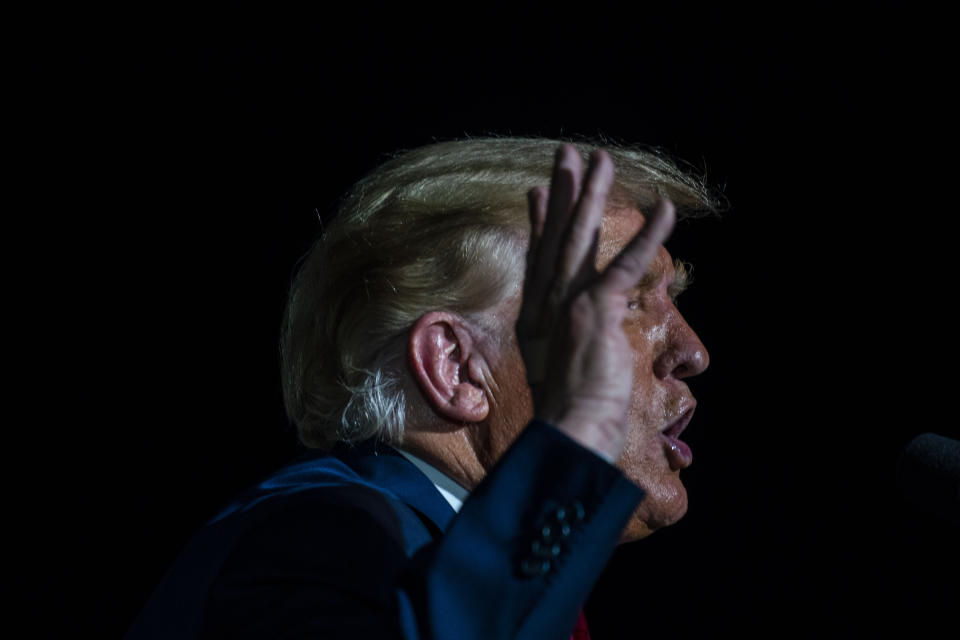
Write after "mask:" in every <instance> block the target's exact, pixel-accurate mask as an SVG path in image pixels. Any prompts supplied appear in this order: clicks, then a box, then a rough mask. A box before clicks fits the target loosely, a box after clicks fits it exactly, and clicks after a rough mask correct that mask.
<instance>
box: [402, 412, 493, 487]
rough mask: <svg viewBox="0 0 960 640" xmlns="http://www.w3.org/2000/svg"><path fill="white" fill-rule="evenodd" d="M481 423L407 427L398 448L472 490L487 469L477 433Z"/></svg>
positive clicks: (487, 461)
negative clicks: (434, 428) (450, 427)
mask: <svg viewBox="0 0 960 640" xmlns="http://www.w3.org/2000/svg"><path fill="white" fill-rule="evenodd" d="M480 431H481V425H464V426H461V427H459V428H456V429H454V430H447V431H426V430H408V431H407V432H406V433H405V434H404V437H403V444H402V445H401V448H402V449H404V450H405V451H409V452H410V453H412V454H413V455H415V456H417V457H419V458H423V459H424V460H425V461H427V462H429V463H430V464H431V465H433V466H434V467H436V468H437V469H439V470H440V471H442V472H443V473H444V474H445V475H447V476H449V477H450V478H452V479H453V480H454V481H455V482H457V483H458V484H460V485H461V486H463V487H464V488H466V489H468V490H470V491H472V490H473V489H474V487H476V486H477V485H478V484H479V483H480V481H481V480H483V478H484V477H485V476H486V475H487V471H488V470H489V468H490V466H491V465H490V463H489V458H490V456H489V454H488V453H486V451H485V450H484V447H483V446H482V443H481V442H478V441H479V440H481V439H479V438H477V434H478V433H479V432H480Z"/></svg>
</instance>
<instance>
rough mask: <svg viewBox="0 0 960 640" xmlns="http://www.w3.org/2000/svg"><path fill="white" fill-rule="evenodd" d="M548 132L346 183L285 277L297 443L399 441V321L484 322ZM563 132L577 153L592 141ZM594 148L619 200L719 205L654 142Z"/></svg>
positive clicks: (460, 145) (285, 344) (696, 208)
mask: <svg viewBox="0 0 960 640" xmlns="http://www.w3.org/2000/svg"><path fill="white" fill-rule="evenodd" d="M560 144H561V141H560V140H547V139H527V138H481V139H467V140H459V141H453V142H441V143H437V144H432V145H429V146H425V147H421V148H418V149H414V150H412V151H407V152H403V153H400V154H397V155H395V156H394V157H393V158H392V159H391V160H389V161H388V162H386V163H384V164H383V165H381V166H380V167H378V168H376V169H374V170H373V171H372V172H371V173H369V174H368V175H367V176H365V177H364V178H362V179H361V180H360V181H359V182H358V183H357V184H356V185H355V186H354V187H353V189H352V190H351V191H350V192H349V193H348V194H347V196H346V197H345V198H344V200H343V201H342V203H341V206H340V207H339V209H338V211H337V213H336V215H335V216H334V218H333V221H332V223H331V224H330V225H329V226H328V227H327V228H326V229H325V230H324V231H323V233H322V234H321V235H320V237H319V238H318V240H317V241H316V243H315V244H314V245H313V247H312V248H311V250H310V251H309V253H308V254H307V256H306V257H305V259H304V261H303V263H302V265H301V267H300V269H299V272H298V273H297V275H296V277H295V278H294V281H293V285H292V288H291V291H290V297H289V301H288V304H287V310H286V315H285V318H284V324H283V330H282V336H281V359H282V379H283V390H284V401H285V404H286V410H287V415H288V416H289V418H290V419H291V421H292V422H293V423H294V424H295V425H296V427H297V432H298V435H299V437H300V440H301V441H302V442H303V443H304V444H305V445H307V446H309V447H317V448H322V449H329V448H331V447H332V446H333V445H335V444H336V443H337V442H341V441H342V442H348V443H356V442H360V441H363V440H366V439H368V438H371V437H374V436H376V437H378V438H380V439H381V440H384V441H386V442H391V443H395V444H398V443H400V442H401V441H402V438H403V428H404V422H405V417H406V412H407V398H406V393H407V391H405V385H404V384H403V377H404V376H405V375H406V374H405V372H406V365H405V361H404V353H405V346H406V339H407V333H408V331H409V329H410V327H411V326H412V325H413V324H414V322H416V320H417V319H418V318H420V317H421V316H422V315H423V314H424V313H426V312H428V311H431V310H447V311H451V312H455V313H459V314H462V315H465V316H468V317H471V318H472V319H474V320H476V321H478V322H480V323H481V324H484V318H483V313H482V312H483V311H484V310H486V309H490V308H491V307H494V306H496V305H497V304H499V303H500V302H502V301H503V300H504V298H505V297H506V296H507V295H508V293H509V292H510V291H511V289H513V290H516V285H517V283H518V282H519V279H520V278H521V277H522V274H523V261H524V247H525V245H526V238H527V235H528V233H529V218H528V213H527V199H526V194H527V192H528V191H529V190H530V189H531V188H533V187H535V186H539V185H546V184H548V183H549V180H550V175H551V171H552V167H553V158H554V153H555V151H556V149H557V148H558V147H559V145H560ZM572 144H574V146H575V147H576V148H577V149H578V150H579V151H580V153H581V155H583V157H584V159H585V160H586V158H587V154H588V153H589V152H590V151H591V150H592V149H594V148H597V147H598V146H600V145H596V144H586V143H572ZM602 148H604V149H605V150H606V151H607V152H608V153H609V154H610V155H611V157H612V158H613V161H614V164H615V166H616V181H615V186H614V192H613V196H612V197H613V198H614V199H615V200H616V201H617V202H618V203H619V204H629V205H632V206H636V207H638V208H639V209H640V210H641V211H642V210H645V209H647V208H649V207H651V206H652V205H653V204H654V203H655V202H656V200H657V199H658V198H659V197H662V196H665V197H669V198H670V199H671V200H673V202H674V203H675V204H676V205H677V210H678V213H679V214H680V215H681V216H683V215H687V216H689V215H692V214H697V213H701V212H705V211H715V210H716V209H717V208H718V206H719V200H718V199H717V198H716V197H715V196H714V195H713V194H712V193H710V191H709V190H708V189H707V187H706V186H705V185H704V183H703V181H702V180H700V179H699V178H697V177H695V176H694V175H693V173H692V172H689V171H684V170H681V169H680V168H679V167H678V166H677V164H676V163H674V162H673V161H671V160H669V159H668V158H667V157H666V156H665V155H663V154H662V153H659V152H656V151H652V150H649V149H639V148H628V147H623V146H617V145H610V144H605V145H602ZM484 326H486V325H484ZM489 328H491V329H497V328H494V327H489ZM498 329H499V330H501V331H505V330H507V329H508V328H505V327H499V328H498ZM509 329H510V330H512V327H509Z"/></svg>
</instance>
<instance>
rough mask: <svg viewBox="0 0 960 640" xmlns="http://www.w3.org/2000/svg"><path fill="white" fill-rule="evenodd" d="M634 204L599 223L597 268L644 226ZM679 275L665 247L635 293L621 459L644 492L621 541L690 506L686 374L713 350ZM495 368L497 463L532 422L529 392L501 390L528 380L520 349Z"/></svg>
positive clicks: (492, 428) (492, 422) (493, 444)
mask: <svg viewBox="0 0 960 640" xmlns="http://www.w3.org/2000/svg"><path fill="white" fill-rule="evenodd" d="M643 222H644V218H643V215H642V214H641V213H640V212H639V211H638V210H636V209H611V210H608V211H607V213H606V215H605V216H604V220H603V224H602V226H601V230H600V244H599V248H598V254H597V267H598V269H599V270H601V271H602V269H603V268H605V267H606V265H607V264H608V263H609V262H610V261H611V260H612V259H613V258H614V257H615V256H616V255H617V254H618V253H619V252H620V250H621V249H623V247H624V246H626V244H627V243H628V242H629V241H630V240H631V239H632V238H633V237H634V235H636V233H637V231H639V229H640V228H641V227H642V226H643ZM678 284H679V283H678V282H677V278H676V274H675V270H674V265H673V260H672V258H671V257H670V254H669V253H668V252H667V250H666V249H665V248H663V247H660V250H659V253H658V254H657V258H656V259H655V260H654V262H653V263H652V264H651V265H650V267H649V268H648V270H647V274H646V276H645V277H644V278H643V279H642V281H641V282H639V283H638V286H637V287H636V289H635V291H634V295H632V296H631V302H630V311H629V314H628V316H627V320H626V321H625V322H624V325H623V328H624V331H625V332H626V335H627V338H628V340H629V341H630V344H631V346H632V348H633V397H632V400H631V403H630V406H629V409H628V413H627V419H628V421H629V422H630V431H629V435H628V437H627V442H626V445H625V447H624V449H623V452H622V454H621V456H620V459H619V460H618V461H617V463H616V466H617V467H618V468H620V469H621V470H622V471H623V472H624V474H625V475H626V476H627V477H628V478H629V479H630V480H631V481H633V482H634V483H635V484H636V485H638V486H640V487H641V488H643V489H644V491H645V492H646V497H645V498H644V500H643V501H642V502H641V504H640V506H639V507H638V509H637V510H636V512H635V513H634V514H633V516H632V518H631V520H630V522H629V523H628V524H627V527H626V528H625V530H624V533H623V536H622V539H621V542H627V541H632V540H638V539H640V538H643V537H645V536H647V535H649V534H650V533H652V532H653V531H655V530H656V529H659V528H660V527H663V526H666V525H670V524H673V523H674V522H676V521H677V520H679V519H680V518H681V517H682V516H683V515H684V514H685V513H686V510H687V493H686V490H685V488H684V486H683V483H682V481H681V480H680V470H681V469H683V468H685V467H686V466H688V465H689V464H690V462H691V453H690V449H689V448H688V447H687V445H686V444H685V443H683V442H682V440H680V439H679V438H678V436H679V435H680V432H681V431H682V430H683V429H684V428H685V427H686V425H687V424H688V422H689V421H690V418H691V417H692V416H693V411H694V408H695V407H696V400H695V399H694V397H693V394H692V393H691V392H690V389H689V388H688V387H687V384H686V382H685V380H686V379H687V378H689V377H691V376H695V375H697V374H699V373H701V372H702V371H703V370H704V369H706V368H707V365H708V363H709V357H708V355H707V350H706V348H705V347H704V346H703V344H702V343H701V342H700V339H699V338H698V337H697V335H696V333H694V331H693V329H691V328H690V326H689V325H688V324H687V322H686V321H685V320H684V318H683V316H682V315H681V314H680V312H679V311H678V309H677V307H676V306H675V305H674V298H675V296H676V294H677V293H678V291H677V288H678ZM497 364H498V365H500V366H497V367H495V370H494V371H492V375H493V378H494V379H495V380H497V384H496V386H495V387H493V386H490V387H488V393H491V394H492V395H494V396H497V395H502V397H501V398H499V400H500V402H497V401H496V400H497V398H494V402H493V403H492V405H493V406H494V407H497V406H499V408H500V411H493V412H491V415H490V416H489V422H488V428H489V430H488V434H489V440H488V441H487V442H485V443H484V444H485V447H486V449H487V451H488V452H490V454H491V455H490V456H489V457H490V460H491V462H492V461H493V460H495V459H496V458H498V457H499V456H500V455H501V454H502V453H503V451H505V450H506V448H507V447H508V446H509V444H510V442H512V441H513V439H514V438H515V437H516V436H517V435H519V432H520V430H522V428H523V427H524V426H525V425H526V424H527V423H528V422H529V420H530V419H531V418H532V415H533V408H532V405H531V402H530V400H529V397H527V398H525V399H523V400H522V401H520V400H518V398H517V397H516V394H515V391H514V392H513V394H514V397H512V398H511V397H510V395H509V393H502V394H501V393H498V392H500V391H502V390H515V389H517V388H518V387H519V388H523V387H524V386H526V380H525V372H524V368H523V362H522V359H521V358H520V356H519V352H518V351H517V350H516V349H514V350H513V351H512V353H511V354H510V355H509V356H507V357H506V358H505V360H504V361H501V362H499V363H497Z"/></svg>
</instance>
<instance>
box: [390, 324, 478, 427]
mask: <svg viewBox="0 0 960 640" xmlns="http://www.w3.org/2000/svg"><path fill="white" fill-rule="evenodd" d="M408 347H409V349H408V360H409V366H410V371H411V374H412V375H413V378H414V379H415V380H416V381H417V386H418V387H419V388H420V391H421V392H422V393H423V396H424V399H425V400H426V402H427V404H428V405H430V407H431V408H432V409H433V410H434V412H435V413H436V414H437V415H439V416H440V417H442V418H444V419H446V420H449V421H453V422H479V421H481V420H483V419H485V418H486V417H487V414H488V413H489V411H490V404H489V401H488V399H487V395H486V392H485V391H484V389H483V387H482V386H481V384H480V380H481V379H480V378H478V377H477V372H478V371H480V370H481V369H482V366H481V363H480V360H481V359H482V357H483V356H482V355H481V354H479V353H477V352H475V351H474V348H475V345H474V342H473V340H472V337H471V334H470V330H469V327H468V326H467V325H466V324H465V323H464V321H463V320H462V319H461V318H459V317H458V316H456V315H454V314H451V313H447V312H443V311H432V312H430V313H427V314H425V315H424V316H423V317H421V318H420V319H419V320H417V322H416V323H415V324H414V326H413V328H412V329H411V330H410V337H409V341H408Z"/></svg>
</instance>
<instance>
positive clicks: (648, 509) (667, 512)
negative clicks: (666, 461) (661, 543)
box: [620, 477, 687, 544]
mask: <svg viewBox="0 0 960 640" xmlns="http://www.w3.org/2000/svg"><path fill="white" fill-rule="evenodd" d="M641 486H642V485H641ZM644 489H645V490H646V487H644ZM686 513H687V490H686V489H685V488H684V486H683V483H682V482H680V479H679V477H676V482H675V483H667V484H661V485H658V486H657V488H656V489H655V490H653V491H650V490H647V495H646V496H644V498H643V500H642V501H641V502H640V504H639V505H638V506H637V510H636V511H634V513H633V515H632V516H631V517H630V520H629V521H628V522H627V526H626V527H625V528H624V530H623V533H622V534H621V535H620V544H623V543H625V542H635V541H637V540H641V539H643V538H646V537H647V536H649V535H650V534H651V533H653V532H654V531H656V530H658V529H661V528H663V527H669V526H670V525H672V524H674V523H676V522H678V521H679V520H680V518H682V517H683V516H684V515H686Z"/></svg>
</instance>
